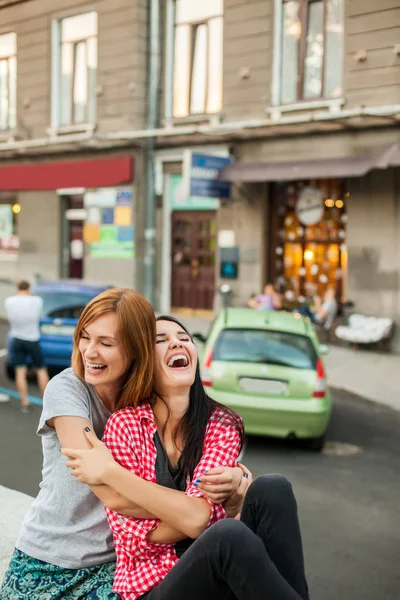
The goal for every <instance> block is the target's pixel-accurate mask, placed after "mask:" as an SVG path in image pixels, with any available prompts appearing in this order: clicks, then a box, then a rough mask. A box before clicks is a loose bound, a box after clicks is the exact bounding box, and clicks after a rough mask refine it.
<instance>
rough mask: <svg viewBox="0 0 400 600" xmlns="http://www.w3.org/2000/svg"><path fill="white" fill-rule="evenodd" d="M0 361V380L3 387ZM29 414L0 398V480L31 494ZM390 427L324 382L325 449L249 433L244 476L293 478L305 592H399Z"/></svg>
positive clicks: (318, 598) (383, 414)
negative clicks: (328, 395) (328, 412)
mask: <svg viewBox="0 0 400 600" xmlns="http://www.w3.org/2000/svg"><path fill="white" fill-rule="evenodd" d="M4 331H5V330H4V328H3V326H2V325H0V340H2V339H4V337H3V334H4ZM3 347H4V346H2V345H1V343H0V348H3ZM0 354H1V353H0ZM4 361H5V359H4V358H0V387H13V386H12V385H10V382H8V381H7V380H6V379H5V377H4V375H3V372H4ZM31 393H32V394H34V395H36V396H37V395H38V392H37V388H34V387H32V391H31ZM39 414H40V408H39V407H33V409H32V412H31V413H30V414H28V415H22V414H21V413H20V411H19V405H18V402H17V400H12V401H11V402H9V403H6V404H0V439H1V452H0V484H1V485H4V486H6V487H10V488H13V489H16V490H20V491H22V492H25V493H27V494H31V495H36V493H37V491H38V484H39V481H40V469H41V445H40V439H39V438H38V437H37V436H36V435H35V428H36V425H37V422H38V419H39ZM399 431H400V412H394V411H392V410H390V409H388V408H384V407H381V406H378V405H375V404H373V403H371V402H368V401H366V400H363V399H361V398H357V397H354V396H351V395H348V394H345V393H342V392H341V393H339V392H334V413H333V418H332V422H331V426H330V429H329V435H328V438H329V440H330V442H331V444H329V445H328V449H331V450H332V454H326V455H319V454H313V453H311V452H310V451H308V450H305V449H303V448H301V447H299V446H298V445H287V444H286V443H284V442H282V441H276V440H267V439H263V438H256V437H252V438H250V439H249V444H248V446H247V450H246V454H245V457H244V462H245V464H246V465H247V466H248V467H249V468H250V469H251V470H252V472H253V474H254V476H257V475H260V474H262V473H265V472H277V473H282V474H283V475H285V476H286V477H287V478H288V479H289V480H290V481H291V482H292V484H293V487H294V490H295V493H296V496H297V499H298V505H299V511H300V520H301V525H302V531H303V539H304V548H305V556H306V568H307V573H308V578H309V585H310V590H311V598H312V600H399V599H400V525H399V511H398V502H399V481H398V480H399V475H398V474H399V466H400V460H399V459H400V444H399ZM346 444H349V445H350V446H346ZM353 450H354V451H357V453H355V454H349V452H351V451H353ZM340 452H343V454H340Z"/></svg>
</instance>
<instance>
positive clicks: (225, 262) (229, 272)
mask: <svg viewBox="0 0 400 600" xmlns="http://www.w3.org/2000/svg"><path fill="white" fill-rule="evenodd" d="M238 273H239V248H238V246H232V248H220V276H221V278H222V279H237V278H238Z"/></svg>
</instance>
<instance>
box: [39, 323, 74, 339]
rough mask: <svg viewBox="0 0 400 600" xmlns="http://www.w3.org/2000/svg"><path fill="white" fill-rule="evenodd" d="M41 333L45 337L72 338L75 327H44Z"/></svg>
mask: <svg viewBox="0 0 400 600" xmlns="http://www.w3.org/2000/svg"><path fill="white" fill-rule="evenodd" d="M40 331H41V332H42V333H43V334H45V335H65V336H67V335H68V336H72V335H73V334H74V331H75V327H74V326H73V325H42V326H41V328H40Z"/></svg>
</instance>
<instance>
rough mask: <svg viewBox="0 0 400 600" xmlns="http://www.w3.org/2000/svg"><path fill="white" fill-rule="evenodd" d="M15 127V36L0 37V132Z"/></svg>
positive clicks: (3, 35) (7, 34) (5, 34)
mask: <svg viewBox="0 0 400 600" xmlns="http://www.w3.org/2000/svg"><path fill="white" fill-rule="evenodd" d="M16 125H17V36H16V34H15V33H4V34H2V35H0V130H3V131H4V130H8V129H14V128H15V127H16Z"/></svg>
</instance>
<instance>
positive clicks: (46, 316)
mask: <svg viewBox="0 0 400 600" xmlns="http://www.w3.org/2000/svg"><path fill="white" fill-rule="evenodd" d="M110 287H112V286H109V285H99V284H93V285H91V284H88V283H84V282H82V281H80V280H71V279H66V280H59V281H53V282H48V283H47V282H43V283H38V284H36V285H34V286H32V293H33V294H35V295H37V296H40V297H41V298H42V299H43V315H42V318H41V320H40V346H41V348H42V352H43V355H44V359H45V363H46V366H47V368H48V369H49V372H50V373H54V372H58V371H61V370H62V369H66V368H67V367H69V366H70V364H71V353H72V336H73V333H74V330H75V327H76V325H77V323H78V319H79V317H80V314H81V312H82V310H83V309H84V308H85V306H86V305H87V304H88V302H90V300H92V298H94V297H95V296H97V295H98V294H100V293H101V292H103V291H104V290H106V289H110ZM8 349H9V353H8V356H9V358H11V352H12V349H11V338H10V336H9V338H8ZM11 362H12V361H11V360H10V362H9V363H7V366H6V370H7V375H8V376H9V377H10V378H11V379H13V378H14V368H13V367H12V365H11V364H10V363H11ZM28 366H29V365H28Z"/></svg>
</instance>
